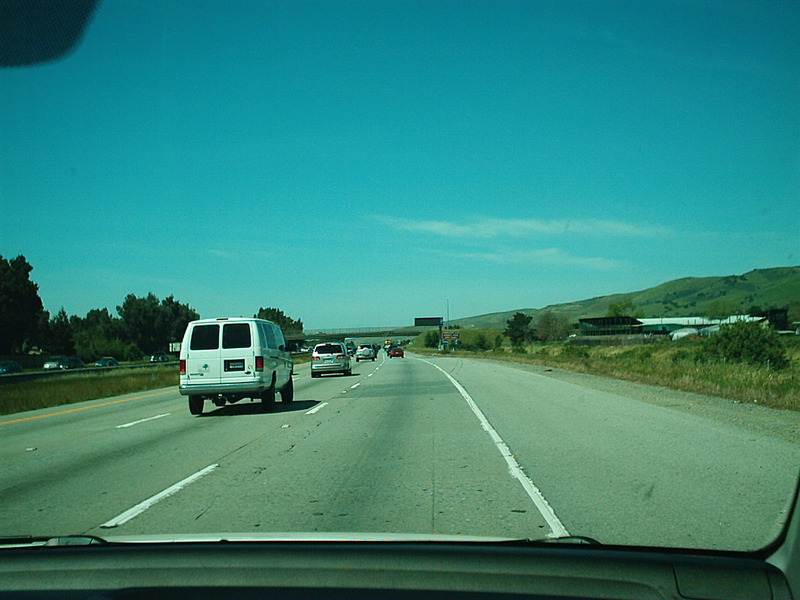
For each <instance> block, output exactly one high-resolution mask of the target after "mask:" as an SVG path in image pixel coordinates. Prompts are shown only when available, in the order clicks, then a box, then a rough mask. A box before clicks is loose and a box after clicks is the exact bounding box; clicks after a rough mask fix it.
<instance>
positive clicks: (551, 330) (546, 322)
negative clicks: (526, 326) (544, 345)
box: [536, 311, 569, 342]
mask: <svg viewBox="0 0 800 600" xmlns="http://www.w3.org/2000/svg"><path fill="white" fill-rule="evenodd" d="M568 334H569V323H568V321H567V318H566V317H565V316H564V315H557V314H555V313H553V312H550V311H547V312H545V313H544V314H543V315H542V316H541V317H539V320H538V321H537V322H536V335H537V337H538V338H539V339H540V340H542V341H543V342H554V341H556V340H563V339H564V338H565V337H567V335H568Z"/></svg>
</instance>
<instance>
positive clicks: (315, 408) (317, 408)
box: [306, 402, 328, 415]
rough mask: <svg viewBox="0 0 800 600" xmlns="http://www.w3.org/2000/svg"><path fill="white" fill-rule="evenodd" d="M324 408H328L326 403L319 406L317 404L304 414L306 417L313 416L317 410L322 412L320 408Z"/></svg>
mask: <svg viewBox="0 0 800 600" xmlns="http://www.w3.org/2000/svg"><path fill="white" fill-rule="evenodd" d="M325 406H328V403H327V402H322V403H321V404H317V405H316V406H315V407H314V408H312V409H311V410H307V411H306V414H307V415H313V414H314V413H315V412H317V411H318V410H322V408H323V407H325Z"/></svg>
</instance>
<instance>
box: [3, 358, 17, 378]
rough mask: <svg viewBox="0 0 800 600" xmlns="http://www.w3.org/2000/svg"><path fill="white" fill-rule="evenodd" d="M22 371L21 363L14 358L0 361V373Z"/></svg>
mask: <svg viewBox="0 0 800 600" xmlns="http://www.w3.org/2000/svg"><path fill="white" fill-rule="evenodd" d="M20 371H22V365H21V364H19V363H18V362H17V361H15V360H2V361H0V375H5V374H6V373H19V372H20Z"/></svg>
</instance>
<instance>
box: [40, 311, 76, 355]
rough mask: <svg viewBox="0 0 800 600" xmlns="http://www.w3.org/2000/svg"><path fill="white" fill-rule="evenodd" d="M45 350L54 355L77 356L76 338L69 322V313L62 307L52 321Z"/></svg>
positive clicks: (49, 325)
mask: <svg viewBox="0 0 800 600" xmlns="http://www.w3.org/2000/svg"><path fill="white" fill-rule="evenodd" d="M45 348H47V350H48V351H49V352H51V353H52V354H75V353H76V352H75V336H74V334H73V331H72V325H71V324H70V322H69V317H68V316H67V311H66V310H64V308H63V307H62V308H61V310H60V311H58V313H57V314H56V316H55V317H53V318H52V319H50V322H49V324H48V331H47V343H46V344H45Z"/></svg>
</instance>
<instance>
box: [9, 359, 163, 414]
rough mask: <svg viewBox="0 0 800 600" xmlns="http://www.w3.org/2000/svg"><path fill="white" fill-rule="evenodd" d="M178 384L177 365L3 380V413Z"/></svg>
mask: <svg viewBox="0 0 800 600" xmlns="http://www.w3.org/2000/svg"><path fill="white" fill-rule="evenodd" d="M170 386H175V387H176V388H177V387H178V367H177V366H175V365H168V366H157V367H143V368H141V369H109V370H107V371H91V372H77V373H63V374H62V373H60V374H58V375H50V376H47V377H43V378H41V379H33V380H29V381H20V382H3V383H0V414H4V415H7V414H11V413H17V412H22V411H25V410H34V409H37V408H47V407H49V406H60V405H62V404H72V403H74V402H82V401H83V400H94V399H96V398H107V397H110V396H121V395H123V394H132V393H135V392H141V391H144V390H153V389H158V388H164V387H170Z"/></svg>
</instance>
